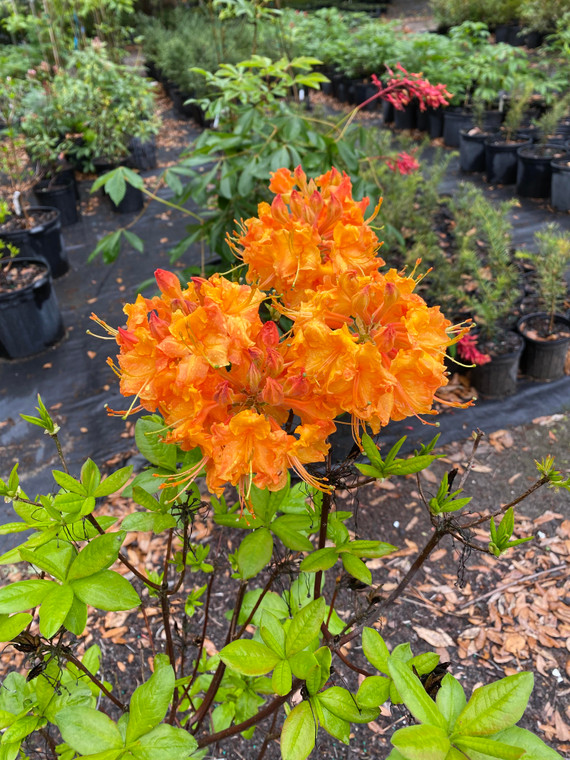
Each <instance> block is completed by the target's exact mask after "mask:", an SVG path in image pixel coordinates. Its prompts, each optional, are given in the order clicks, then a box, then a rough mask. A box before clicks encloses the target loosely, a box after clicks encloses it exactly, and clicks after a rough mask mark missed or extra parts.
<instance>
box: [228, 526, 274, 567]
mask: <svg viewBox="0 0 570 760" xmlns="http://www.w3.org/2000/svg"><path fill="white" fill-rule="evenodd" d="M272 554H273V537H272V535H271V533H270V531H269V530H268V529H267V528H259V529H258V530H255V531H253V532H252V533H248V535H247V536H246V537H245V538H244V539H243V541H242V542H241V544H240V545H239V549H238V550H237V557H236V558H237V564H238V569H239V572H240V575H241V577H242V579H243V580H247V579H248V578H253V577H254V576H255V575H257V574H258V573H259V572H261V570H263V568H264V567H265V566H266V565H268V564H269V563H270V562H271V556H272Z"/></svg>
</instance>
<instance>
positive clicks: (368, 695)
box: [356, 676, 390, 707]
mask: <svg viewBox="0 0 570 760" xmlns="http://www.w3.org/2000/svg"><path fill="white" fill-rule="evenodd" d="M389 696H390V679H389V678H386V676H368V677H367V678H365V679H364V681H363V682H362V683H361V684H360V687H359V689H358V692H357V693H356V701H357V702H358V704H359V705H360V706H361V707H380V705H383V704H384V702H386V700H387V699H388V697H389Z"/></svg>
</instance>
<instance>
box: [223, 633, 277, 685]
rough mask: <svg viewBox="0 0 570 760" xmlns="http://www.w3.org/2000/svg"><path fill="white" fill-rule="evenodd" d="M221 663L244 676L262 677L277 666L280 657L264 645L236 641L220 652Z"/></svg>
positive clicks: (249, 641) (247, 640) (248, 640)
mask: <svg viewBox="0 0 570 760" xmlns="http://www.w3.org/2000/svg"><path fill="white" fill-rule="evenodd" d="M220 659H221V660H222V662H225V664H226V665H227V666H228V667H230V668H232V669H233V670H237V672H238V673H242V674H243V675H246V676H262V675H265V673H269V671H270V670H273V668H274V667H275V666H276V665H277V663H278V662H279V660H280V657H279V656H278V655H276V654H275V652H273V651H272V650H271V649H269V647H267V646H265V644H261V643H260V642H259V641H252V640H251V639H243V640H242V639H237V640H236V641H232V642H231V643H230V644H228V645H227V646H225V647H224V648H223V649H222V650H221V651H220Z"/></svg>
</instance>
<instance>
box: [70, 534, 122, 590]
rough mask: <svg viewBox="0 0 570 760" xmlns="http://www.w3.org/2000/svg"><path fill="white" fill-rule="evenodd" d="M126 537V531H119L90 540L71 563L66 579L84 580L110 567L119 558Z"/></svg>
mask: <svg viewBox="0 0 570 760" xmlns="http://www.w3.org/2000/svg"><path fill="white" fill-rule="evenodd" d="M126 535H127V533H126V531H124V530H119V531H117V532H116V533H105V534H103V535H102V536H97V538H94V539H92V540H91V541H90V542H89V543H88V544H87V546H85V547H84V548H83V549H82V550H81V551H80V552H79V554H78V555H77V556H76V557H75V559H74V560H73V562H72V563H71V567H70V568H69V571H68V573H67V579H68V580H69V581H71V580H75V579H77V578H85V577H87V576H89V575H94V574H95V573H98V572H99V570H104V569H106V568H108V567H110V566H111V565H112V564H113V563H114V562H115V561H116V559H117V557H118V556H119V551H120V549H121V546H122V544H123V541H124V540H125V537H126Z"/></svg>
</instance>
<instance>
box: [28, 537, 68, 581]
mask: <svg viewBox="0 0 570 760" xmlns="http://www.w3.org/2000/svg"><path fill="white" fill-rule="evenodd" d="M76 555H77V551H76V549H75V547H74V546H73V545H72V544H70V543H67V542H65V541H61V540H59V539H58V540H56V541H48V542H46V543H45V544H43V545H42V546H39V547H38V548H37V549H34V550H33V551H32V550H30V549H28V548H27V547H26V546H25V545H24V546H21V547H20V557H21V558H22V559H23V560H25V561H26V562H30V564H32V565H35V566H36V567H39V568H40V570H44V571H45V572H46V573H49V574H50V575H53V577H54V578H57V579H58V580H59V581H63V580H65V577H66V575H67V571H68V567H69V565H70V563H71V561H72V560H73V558H74V557H75V556H76Z"/></svg>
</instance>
